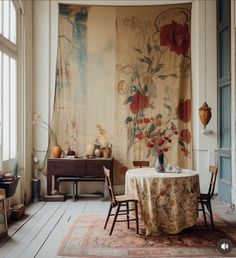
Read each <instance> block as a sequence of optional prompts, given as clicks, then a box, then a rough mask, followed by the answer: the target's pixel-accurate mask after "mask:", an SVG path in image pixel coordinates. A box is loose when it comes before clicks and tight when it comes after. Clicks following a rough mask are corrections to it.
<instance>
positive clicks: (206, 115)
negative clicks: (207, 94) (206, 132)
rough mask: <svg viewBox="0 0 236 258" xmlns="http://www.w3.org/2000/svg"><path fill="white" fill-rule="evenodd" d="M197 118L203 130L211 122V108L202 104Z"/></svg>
mask: <svg viewBox="0 0 236 258" xmlns="http://www.w3.org/2000/svg"><path fill="white" fill-rule="evenodd" d="M199 118H200V120H201V122H202V124H203V126H204V129H205V128H206V125H207V124H208V123H209V121H210V120H211V108H210V107H209V106H208V105H207V103H206V102H204V104H203V105H202V106H201V107H200V108H199Z"/></svg>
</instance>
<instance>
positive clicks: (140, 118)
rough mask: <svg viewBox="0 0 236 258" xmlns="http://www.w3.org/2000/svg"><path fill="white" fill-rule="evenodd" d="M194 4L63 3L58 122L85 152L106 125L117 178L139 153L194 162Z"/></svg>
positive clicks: (63, 138) (64, 138)
mask: <svg viewBox="0 0 236 258" xmlns="http://www.w3.org/2000/svg"><path fill="white" fill-rule="evenodd" d="M190 30H191V4H190V3H188V4H178V5H159V6H136V7H128V6H127V7H115V6H81V5H67V4H59V32H58V54H57V73H56V88H55V100H54V112H53V128H54V131H55V133H56V135H57V141H58V143H59V144H60V145H61V146H62V148H63V149H64V150H67V149H68V148H71V149H73V150H74V151H75V152H76V153H77V155H78V156H80V157H83V156H84V155H85V153H86V147H87V146H88V144H90V143H94V142H95V139H96V138H97V133H98V130H97V128H98V125H99V126H100V128H103V129H104V130H105V131H106V135H107V138H109V144H110V145H112V156H113V157H114V159H115V161H116V162H115V167H114V170H115V175H114V179H115V180H114V182H115V183H118V184H119V183H121V182H122V181H123V180H124V174H125V173H124V172H125V171H126V170H127V168H131V167H132V161H133V160H135V159H142V160H149V161H150V163H151V164H153V163H154V160H155V158H156V156H157V155H158V154H160V153H164V155H165V162H166V163H169V164H172V165H173V166H180V167H183V168H191V167H192V127H191V115H192V114H191V106H192V103H191V59H190V56H191V55H190V36H191V35H190V32H191V31H190Z"/></svg>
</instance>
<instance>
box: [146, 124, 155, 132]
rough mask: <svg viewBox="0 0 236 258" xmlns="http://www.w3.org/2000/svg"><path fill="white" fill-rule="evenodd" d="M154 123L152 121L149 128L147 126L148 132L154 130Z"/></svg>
mask: <svg viewBox="0 0 236 258" xmlns="http://www.w3.org/2000/svg"><path fill="white" fill-rule="evenodd" d="M155 128H156V127H155V125H154V124H153V123H152V124H151V125H150V126H149V128H148V132H149V133H152V132H153V131H155Z"/></svg>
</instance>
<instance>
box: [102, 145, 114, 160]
mask: <svg viewBox="0 0 236 258" xmlns="http://www.w3.org/2000/svg"><path fill="white" fill-rule="evenodd" d="M111 152H112V149H111V147H106V148H104V149H103V156H104V158H110V157H111Z"/></svg>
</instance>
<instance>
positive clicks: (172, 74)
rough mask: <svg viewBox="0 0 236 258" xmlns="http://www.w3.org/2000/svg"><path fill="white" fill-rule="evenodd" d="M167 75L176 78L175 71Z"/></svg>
mask: <svg viewBox="0 0 236 258" xmlns="http://www.w3.org/2000/svg"><path fill="white" fill-rule="evenodd" d="M169 76H171V77H174V78H177V74H176V73H170V74H169Z"/></svg>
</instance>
